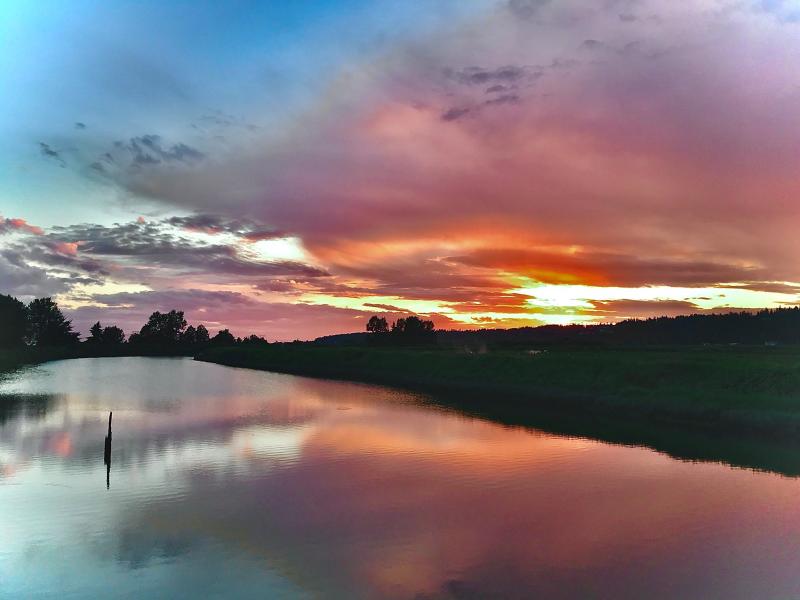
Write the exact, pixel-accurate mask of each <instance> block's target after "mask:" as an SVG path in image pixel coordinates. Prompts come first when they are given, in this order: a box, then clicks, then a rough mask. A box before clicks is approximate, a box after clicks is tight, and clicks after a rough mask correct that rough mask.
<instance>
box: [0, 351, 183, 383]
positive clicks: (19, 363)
mask: <svg viewBox="0 0 800 600" xmlns="http://www.w3.org/2000/svg"><path fill="white" fill-rule="evenodd" d="M192 354H193V350H192V349H189V348H148V347H143V346H134V347H129V346H128V345H127V344H121V345H119V346H92V345H87V344H76V345H74V346H63V347H55V348H40V347H37V346H24V347H22V348H15V349H13V350H0V377H2V376H3V375H4V374H6V373H10V372H11V371H14V370H15V369H19V368H20V367H24V366H27V365H38V364H41V363H45V362H49V361H51V360H66V359H70V358H113V357H117V356H163V357H169V356H192Z"/></svg>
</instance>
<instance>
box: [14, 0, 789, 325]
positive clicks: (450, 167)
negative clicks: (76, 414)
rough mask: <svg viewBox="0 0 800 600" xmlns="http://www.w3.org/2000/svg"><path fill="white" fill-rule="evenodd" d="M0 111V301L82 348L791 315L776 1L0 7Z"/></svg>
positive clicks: (784, 38) (784, 1)
mask: <svg viewBox="0 0 800 600" xmlns="http://www.w3.org/2000/svg"><path fill="white" fill-rule="evenodd" d="M0 90H2V93H0V140H2V141H1V142H0V293H5V294H11V295H14V296H17V297H19V298H21V299H23V300H30V299H31V298H33V297H40V296H53V297H54V298H55V299H56V300H57V301H58V303H59V305H60V306H61V307H62V308H63V309H64V311H65V313H66V314H67V316H68V317H70V318H71V319H73V322H74V324H75V326H76V328H77V329H79V330H81V331H82V332H84V333H86V332H87V331H88V328H89V326H90V325H91V324H92V323H93V322H95V321H97V320H100V321H101V322H102V323H103V324H104V325H105V324H117V325H120V326H122V327H123V329H125V330H126V332H128V333H130V332H131V331H135V330H138V329H139V327H141V325H142V324H143V323H144V321H145V320H146V319H147V316H148V315H149V314H150V313H151V312H153V311H155V310H160V311H166V310H170V309H172V308H176V309H181V310H184V311H185V313H186V317H187V319H188V320H189V321H190V322H192V323H195V324H197V323H204V324H205V325H206V326H207V327H208V328H209V329H210V330H211V331H212V332H213V331H214V330H219V329H221V328H224V327H227V328H230V329H231V330H232V331H233V332H234V333H235V334H237V335H247V334H249V333H257V334H260V335H264V336H266V337H267V339H270V340H291V339H312V338H314V337H316V336H320V335H325V334H330V333H340V332H349V331H360V330H363V328H364V325H365V323H366V321H367V319H368V318H369V316H371V315H372V314H379V315H383V316H386V317H387V318H388V319H389V320H392V319H396V318H398V317H401V316H404V315H408V314H411V313H414V314H420V315H423V316H425V318H430V319H432V320H433V321H434V322H435V323H436V325H437V327H439V328H447V329H475V328H480V327H492V328H494V327H518V326H526V325H534V326H535V325H541V324H566V323H595V322H615V321H618V320H621V319H626V318H634V317H650V316H660V315H675V314H687V313H702V312H728V311H731V310H740V309H753V308H761V307H779V306H793V305H797V303H798V302H800V234H798V229H799V228H800V227H799V226H800V0H691V1H686V2H674V1H671V0H591V1H588V0H585V1H579V0H474V1H471V2H460V1H457V0H452V1H448V0H430V1H426V2H406V1H401V0H395V1H384V0H317V1H311V0H309V1H305V2H283V1H274V2H268V1H258V2H255V1H254V2H250V1H246V0H237V1H231V2H224V3H222V2H207V1H193V2H188V1H178V0H174V1H171V2H165V1H148V0H142V1H136V2H133V1H130V2H128V1H123V0H118V1H115V2H113V3H109V2H99V1H88V0H74V1H73V2H69V3H66V2H60V1H49V0H40V1H37V2H30V1H16V0H5V1H4V2H2V3H0Z"/></svg>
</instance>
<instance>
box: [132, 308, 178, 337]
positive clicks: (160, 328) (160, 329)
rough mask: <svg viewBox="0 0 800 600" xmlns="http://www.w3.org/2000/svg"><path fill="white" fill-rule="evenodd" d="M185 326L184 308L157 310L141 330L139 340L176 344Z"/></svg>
mask: <svg viewBox="0 0 800 600" xmlns="http://www.w3.org/2000/svg"><path fill="white" fill-rule="evenodd" d="M185 328H186V319H184V318H183V311H182V310H171V311H169V312H168V313H160V312H158V311H156V312H154V313H153V314H152V315H150V318H149V319H148V320H147V323H145V325H144V326H143V327H142V329H141V330H140V331H139V337H138V340H137V341H139V342H142V343H148V344H159V345H171V344H176V343H178V342H179V341H180V339H181V334H182V333H183V330H184V329H185Z"/></svg>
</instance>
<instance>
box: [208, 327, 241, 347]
mask: <svg viewBox="0 0 800 600" xmlns="http://www.w3.org/2000/svg"><path fill="white" fill-rule="evenodd" d="M235 343H236V338H235V337H233V334H232V333H231V332H230V331H228V330H227V329H223V330H222V331H220V332H219V333H218V334H217V335H215V336H214V337H213V338H211V344H212V345H214V346H233V345H234V344H235Z"/></svg>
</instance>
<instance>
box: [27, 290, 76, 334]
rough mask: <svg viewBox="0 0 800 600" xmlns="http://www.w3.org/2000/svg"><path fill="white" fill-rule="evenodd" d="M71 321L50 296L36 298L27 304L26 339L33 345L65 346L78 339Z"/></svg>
mask: <svg viewBox="0 0 800 600" xmlns="http://www.w3.org/2000/svg"><path fill="white" fill-rule="evenodd" d="M78 338H79V334H78V333H77V332H75V331H72V321H70V320H68V319H67V318H65V317H64V314H63V313H62V312H61V310H59V308H58V305H57V304H56V303H55V302H53V299H52V298H37V299H36V300H33V301H32V302H31V303H30V304H28V341H29V342H30V343H31V344H33V345H35V346H65V345H67V344H74V343H76V342H77V341H78Z"/></svg>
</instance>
